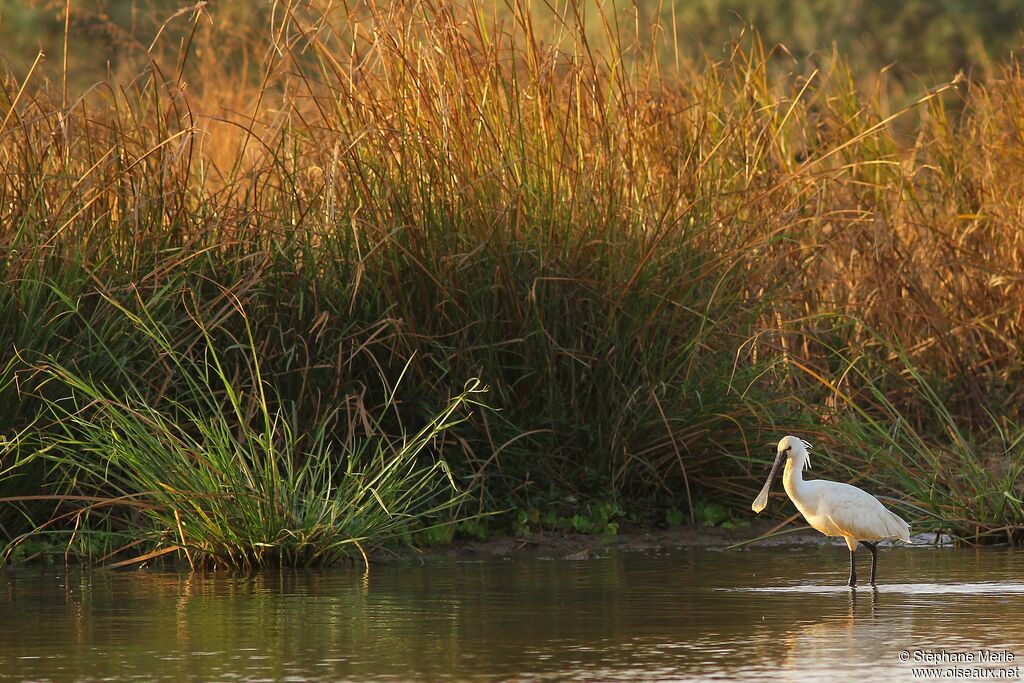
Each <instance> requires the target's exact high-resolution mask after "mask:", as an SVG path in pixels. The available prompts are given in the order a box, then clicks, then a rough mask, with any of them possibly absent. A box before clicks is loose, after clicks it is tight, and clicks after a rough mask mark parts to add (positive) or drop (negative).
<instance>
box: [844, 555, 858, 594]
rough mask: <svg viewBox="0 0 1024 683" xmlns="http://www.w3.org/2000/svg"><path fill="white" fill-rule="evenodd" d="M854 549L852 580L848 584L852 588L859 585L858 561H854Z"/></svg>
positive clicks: (851, 565)
mask: <svg viewBox="0 0 1024 683" xmlns="http://www.w3.org/2000/svg"><path fill="white" fill-rule="evenodd" d="M853 558H854V555H853V551H852V550H851V551H850V581H849V582H848V583H847V584H846V585H847V586H849V587H850V588H856V587H857V563H856V562H855V561H854V559H853Z"/></svg>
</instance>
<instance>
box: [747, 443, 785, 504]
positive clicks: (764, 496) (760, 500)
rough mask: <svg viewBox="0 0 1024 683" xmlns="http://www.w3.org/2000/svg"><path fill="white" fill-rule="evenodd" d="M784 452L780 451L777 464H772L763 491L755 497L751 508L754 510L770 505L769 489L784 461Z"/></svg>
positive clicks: (776, 459) (776, 460)
mask: <svg viewBox="0 0 1024 683" xmlns="http://www.w3.org/2000/svg"><path fill="white" fill-rule="evenodd" d="M784 455H785V454H784V453H779V455H778V457H776V458H775V464H773V465H772V471H771V472H770V473H769V474H768V478H767V479H766V480H765V482H764V486H763V487H761V493H759V494H757V498H755V499H754V502H753V504H751V506H750V509H751V510H753V511H754V512H761V510H764V509H765V507H766V506H767V505H768V490H769V489H770V488H771V487H772V482H773V481H775V475H776V473H778V471H779V464H780V463H781V462H782V459H783V457H784Z"/></svg>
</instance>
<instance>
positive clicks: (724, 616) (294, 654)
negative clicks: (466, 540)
mask: <svg viewBox="0 0 1024 683" xmlns="http://www.w3.org/2000/svg"><path fill="white" fill-rule="evenodd" d="M862 560H863V562H862V565H861V572H860V573H861V575H862V579H863V578H866V577H867V572H868V562H867V560H868V556H867V554H866V553H864V557H863V558H862ZM846 572H847V555H846V552H845V549H843V548H841V547H835V546H822V547H807V546H804V547H793V548H763V549H758V548H754V549H749V550H745V551H732V552H729V551H716V550H673V551H665V552H643V553H640V552H614V551H609V552H608V553H607V556H606V557H600V558H598V559H593V560H585V561H571V560H546V559H539V558H536V557H517V558H514V559H487V560H483V561H473V560H456V559H432V560H429V561H426V562H420V561H409V562H403V563H398V564H394V565H387V566H382V567H374V570H373V572H372V573H371V574H370V575H369V576H368V577H365V578H364V577H363V576H362V575H361V572H360V571H359V570H335V571H323V572H284V573H266V574H261V575H256V576H229V575H211V576H189V575H185V574H174V573H156V572H120V573H119V572H99V571H93V572H80V571H79V572H68V573H65V572H60V573H54V572H53V571H41V570H35V569H31V570H26V569H21V570H16V571H12V572H7V573H6V574H5V575H0V679H5V680H23V679H32V680H54V681H67V680H101V679H115V680H129V679H138V680H147V681H148V680H174V681H178V680H187V679H193V680H223V681H256V680H309V679H317V680H366V679H393V680H406V679H424V680H436V679H445V678H447V679H458V680H465V679H475V680H507V679H518V680H532V679H549V680H555V679H557V680H573V679H576V680H617V679H619V680H625V679H630V680H633V679H646V680H658V679H662V680H680V679H682V680H715V679H720V680H761V681H814V680H822V679H824V678H825V677H832V678H833V679H834V680H837V681H838V680H856V679H861V678H865V679H870V680H873V681H877V680H901V681H902V680H912V672H911V667H912V666H919V667H920V666H926V665H927V664H928V662H927V661H924V660H925V659H927V658H928V657H929V656H931V657H932V658H933V661H934V658H935V657H943V656H945V657H946V659H947V660H949V658H950V657H951V656H952V655H956V656H958V657H962V656H965V655H963V654H961V653H971V654H972V655H974V656H977V653H978V651H980V650H982V649H985V650H991V651H996V652H1000V651H1006V652H1008V653H1011V654H1012V655H1013V656H1014V657H1015V661H1013V662H1009V663H1005V664H999V665H997V666H998V668H1008V669H1010V673H1011V674H1013V673H1014V671H1013V670H1012V669H1013V668H1014V667H1016V673H1017V674H1019V673H1021V669H1022V668H1024V666H1022V664H1024V625H1022V621H1024V618H1022V615H1024V553H1022V552H1013V551H1008V550H984V551H974V550H951V549H944V550H935V549H931V550H926V549H899V548H897V549H892V550H888V549H886V550H883V551H881V552H880V554H879V579H880V581H881V585H879V587H878V589H877V591H872V590H871V589H870V588H861V589H858V590H857V591H855V592H853V591H850V590H849V589H847V588H846V587H845V586H844V585H843V584H844V582H845V580H846ZM901 651H906V652H908V653H910V654H909V655H905V656H909V657H910V658H911V659H912V660H914V659H917V660H920V661H917V662H916V663H915V662H914V661H911V662H908V663H903V662H901V661H900V652H901ZM943 651H945V653H946V654H945V655H943V654H942V652H943ZM929 653H930V654H929ZM985 666H989V665H988V664H980V663H978V662H977V661H975V662H974V663H957V662H954V663H949V662H947V663H945V664H941V665H939V666H938V667H937V668H942V669H958V670H960V671H963V670H967V669H979V668H982V667H985ZM945 675H958V674H945ZM959 675H960V676H963V675H964V674H963V673H961V674H959ZM966 675H973V676H977V675H978V674H977V673H975V674H971V673H969V672H968V673H967V674H966Z"/></svg>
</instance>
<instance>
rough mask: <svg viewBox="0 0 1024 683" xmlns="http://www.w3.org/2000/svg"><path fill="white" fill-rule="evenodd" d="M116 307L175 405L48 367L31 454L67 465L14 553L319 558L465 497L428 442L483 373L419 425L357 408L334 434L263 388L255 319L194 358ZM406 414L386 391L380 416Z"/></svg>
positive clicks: (376, 540) (347, 552)
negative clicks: (62, 549) (44, 548)
mask: <svg viewBox="0 0 1024 683" xmlns="http://www.w3.org/2000/svg"><path fill="white" fill-rule="evenodd" d="M120 310H121V312H122V313H123V314H124V315H125V316H126V317H128V318H129V319H130V320H131V322H132V323H134V325H135V326H136V328H137V329H138V330H140V331H141V332H142V335H143V337H144V338H145V339H146V340H148V341H149V342H150V343H151V346H152V347H153V349H154V350H155V351H156V352H157V353H158V354H159V357H160V360H161V365H162V367H163V369H164V372H166V373H168V376H169V379H170V381H171V382H173V383H174V384H176V385H177V386H178V388H177V391H176V392H175V398H173V399H169V400H166V401H160V402H154V401H153V400H152V398H150V397H147V396H146V395H145V393H143V392H142V391H140V390H138V389H137V388H131V387H128V388H122V389H121V390H119V391H114V390H112V389H111V388H109V387H108V386H107V385H106V384H105V383H104V382H103V381H102V380H100V379H97V378H93V377H90V376H87V375H83V374H80V373H78V372H76V371H74V370H72V369H70V368H68V367H67V366H65V365H63V364H62V363H60V362H59V361H57V360H54V359H47V360H44V361H42V362H41V363H40V364H39V365H38V367H37V370H38V372H39V373H40V374H41V376H42V381H41V383H40V385H39V388H40V389H41V390H50V391H52V390H53V389H54V387H53V386H51V385H54V384H57V385H59V388H58V389H57V391H56V393H57V394H58V395H60V396H61V398H60V399H56V400H51V399H46V398H44V399H43V400H44V404H45V406H46V411H45V413H44V417H43V419H45V420H48V421H49V420H52V423H51V424H50V426H49V427H48V428H45V429H42V430H40V431H39V443H38V444H37V451H36V457H38V458H40V459H42V460H43V461H44V462H45V464H46V466H47V467H48V468H49V469H50V470H51V471H54V472H57V473H59V476H57V477H55V479H54V480H55V482H56V484H55V485H56V486H57V487H59V490H57V491H54V492H53V493H52V494H51V495H49V496H44V497H48V498H50V499H52V500H53V501H57V502H58V503H59V504H60V509H61V514H60V515H59V516H56V517H55V518H54V519H52V520H50V522H48V523H47V524H45V525H43V527H42V528H40V529H36V530H34V531H33V532H31V533H29V534H26V535H25V536H24V537H22V538H19V539H16V540H15V542H14V543H12V544H11V545H10V546H9V548H8V550H7V552H8V553H11V552H13V551H15V550H16V549H17V546H18V543H19V542H20V541H23V540H28V539H30V538H33V537H34V538H35V539H36V540H38V537H39V536H40V535H42V534H43V533H45V532H47V531H50V530H52V531H50V533H52V534H57V535H60V536H63V537H67V541H66V543H67V547H68V552H72V551H73V552H74V554H75V555H77V556H81V557H83V558H84V559H88V560H92V561H98V560H101V559H102V561H104V562H108V563H111V562H113V563H114V564H122V563H128V562H132V561H142V560H145V559H150V558H154V557H157V556H160V555H162V554H166V553H171V552H177V553H178V554H179V556H182V557H183V558H185V559H187V561H188V562H189V564H191V565H192V566H193V567H221V566H224V567H235V568H260V567H265V566H268V565H270V566H273V565H287V566H297V565H299V566H308V565H325V564H332V563H334V562H336V561H338V560H339V559H341V558H344V557H348V556H352V555H353V554H355V553H356V551H357V550H358V551H359V552H363V548H362V546H363V544H366V545H378V544H381V543H386V542H388V540H389V539H393V538H395V537H398V536H400V535H402V534H406V533H408V532H409V530H410V529H417V528H423V527H429V526H431V525H434V524H445V523H448V522H450V521H451V520H452V519H453V518H452V513H453V510H454V508H456V507H457V506H458V505H459V504H460V503H461V502H462V501H463V500H464V498H465V494H464V493H462V492H460V491H459V489H458V487H457V486H456V484H455V481H454V480H453V478H452V476H451V472H450V470H449V468H448V466H447V464H446V463H445V462H444V460H443V459H441V458H440V457H438V456H437V454H436V453H434V452H433V450H432V445H433V444H434V443H435V442H436V440H438V439H439V438H440V437H441V436H442V435H443V434H444V433H445V432H446V430H448V429H450V428H451V427H453V426H454V425H456V424H458V423H459V422H460V421H462V420H463V419H464V417H465V416H464V414H463V412H462V411H463V409H464V408H466V407H470V406H473V405H475V404H476V400H477V396H478V395H479V393H480V392H481V391H482V390H483V389H482V387H481V385H480V384H479V383H478V382H476V381H475V380H474V381H471V382H470V383H469V384H467V386H466V388H465V389H464V390H463V391H462V392H461V393H459V394H457V395H455V396H453V397H452V398H451V399H450V400H449V401H448V402H447V404H446V405H445V406H444V407H443V408H442V409H441V410H440V411H439V412H438V413H436V414H435V415H434V416H432V417H431V418H430V419H429V420H428V421H427V422H426V424H424V425H423V426H421V427H419V428H418V429H416V430H415V431H412V432H411V433H405V432H403V433H402V434H401V435H399V436H389V435H388V434H386V433H385V432H384V430H383V429H382V428H381V425H380V422H379V419H378V418H377V417H374V416H373V415H371V414H369V413H367V412H365V411H360V412H359V414H353V415H349V416H347V422H348V423H349V424H350V425H351V427H352V430H353V433H352V434H349V435H347V437H346V438H345V439H344V440H343V441H340V442H338V441H335V439H334V437H333V435H332V434H331V433H330V432H328V430H327V429H326V428H325V424H324V423H321V424H314V425H299V424H296V423H295V415H294V413H292V412H291V411H290V410H289V405H288V402H287V401H281V400H280V399H279V398H278V397H275V396H273V395H272V394H271V393H269V392H271V391H272V388H270V387H268V385H267V382H266V381H265V380H264V378H263V376H262V373H261V369H260V365H259V359H258V357H257V355H256V354H255V352H254V347H253V337H252V334H251V330H250V329H249V321H248V320H247V319H246V320H245V326H246V331H247V332H248V333H249V334H247V336H246V338H245V341H244V343H243V344H242V345H239V346H236V347H235V348H231V347H229V348H228V349H226V350H218V349H217V347H216V344H215V343H214V341H213V338H212V337H211V334H210V332H209V331H208V330H207V329H205V328H204V327H202V326H200V331H201V333H202V340H203V343H202V344H200V345H199V346H198V348H196V349H194V350H193V353H192V354H186V353H184V352H183V351H181V350H178V349H175V348H174V346H173V345H172V343H171V340H170V339H169V338H168V336H167V335H166V332H165V331H164V330H162V329H161V328H160V326H159V323H158V322H157V321H155V320H154V319H153V318H152V317H151V316H150V314H149V312H148V311H146V310H145V308H144V307H140V309H139V312H138V313H130V312H129V311H128V310H127V309H124V308H121V309H120ZM225 356H229V357H231V358H230V360H231V361H232V362H229V361H228V359H225V358H224V357H225ZM240 368H241V369H243V372H238V370H239V369H240ZM396 407H397V402H396V398H395V392H394V391H391V392H389V395H388V399H387V401H386V402H385V404H384V405H382V406H380V407H379V409H378V410H379V411H380V412H388V411H391V410H393V409H396ZM60 522H66V523H65V524H59V525H58V523H60ZM67 522H70V523H67ZM128 551H130V554H131V555H133V556H134V557H128V559H125V557H126V555H125V554H126V553H128ZM115 559H118V562H114V560H115Z"/></svg>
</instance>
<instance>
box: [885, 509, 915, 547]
mask: <svg viewBox="0 0 1024 683" xmlns="http://www.w3.org/2000/svg"><path fill="white" fill-rule="evenodd" d="M886 512H888V513H889V518H888V519H887V520H886V524H885V526H886V530H887V531H888V532H889V538H898V539H900V540H901V541H903V542H904V543H910V525H909V524H907V523H906V521H905V520H904V519H903V518H902V517H900V516H899V515H897V514H896V513H895V512H892V511H891V510H886Z"/></svg>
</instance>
